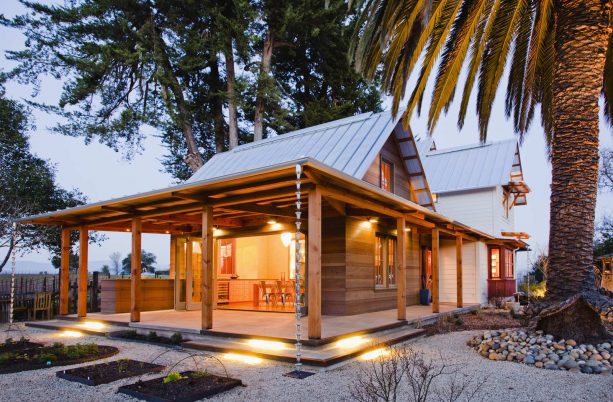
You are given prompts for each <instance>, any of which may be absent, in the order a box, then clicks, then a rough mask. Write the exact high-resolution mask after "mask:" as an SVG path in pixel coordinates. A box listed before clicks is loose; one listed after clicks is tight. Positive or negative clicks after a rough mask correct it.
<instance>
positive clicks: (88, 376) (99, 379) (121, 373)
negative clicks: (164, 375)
mask: <svg viewBox="0 0 613 402" xmlns="http://www.w3.org/2000/svg"><path fill="white" fill-rule="evenodd" d="M164 368H165V367H164V366H161V365H159V364H152V363H146V362H141V361H137V360H130V359H122V360H114V361H112V362H108V363H100V364H93V365H91V366H83V367H77V368H73V369H70V370H61V371H58V372H57V373H56V375H57V376H58V377H59V378H63V379H65V380H68V381H75V382H80V383H81V384H85V385H100V384H108V383H110V382H113V381H117V380H121V379H123V378H129V377H134V376H137V375H143V374H147V373H159V372H160V371H162V370H164Z"/></svg>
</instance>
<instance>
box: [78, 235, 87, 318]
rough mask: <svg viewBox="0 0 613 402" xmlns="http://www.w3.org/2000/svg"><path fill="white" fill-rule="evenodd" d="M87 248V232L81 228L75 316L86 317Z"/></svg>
mask: <svg viewBox="0 0 613 402" xmlns="http://www.w3.org/2000/svg"><path fill="white" fill-rule="evenodd" d="M88 246H89V230H88V228H87V227H86V226H81V228H80V230H79V273H78V281H79V282H78V293H77V316H78V317H85V316H87V281H88V272H87V251H88Z"/></svg>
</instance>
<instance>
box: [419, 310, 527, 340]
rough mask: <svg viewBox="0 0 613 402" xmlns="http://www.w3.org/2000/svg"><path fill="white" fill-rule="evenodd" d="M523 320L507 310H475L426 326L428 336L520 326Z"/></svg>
mask: <svg viewBox="0 0 613 402" xmlns="http://www.w3.org/2000/svg"><path fill="white" fill-rule="evenodd" d="M524 324H525V323H523V322H522V321H521V320H519V319H517V318H515V317H513V316H511V313H510V312H509V311H507V310H496V309H491V310H475V311H472V312H470V313H468V314H463V315H449V316H446V317H441V318H440V319H439V320H438V321H437V322H436V323H434V324H432V325H428V326H425V327H424V329H425V330H426V336H432V335H437V334H446V333H448V332H456V331H472V330H477V329H483V330H486V329H501V328H518V327H522V326H524Z"/></svg>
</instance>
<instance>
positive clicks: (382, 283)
mask: <svg viewBox="0 0 613 402" xmlns="http://www.w3.org/2000/svg"><path fill="white" fill-rule="evenodd" d="M390 244H392V245H393V247H392V250H390ZM374 248H375V253H374V257H373V258H374V261H373V281H374V288H375V290H385V289H396V288H397V287H398V283H397V282H396V281H397V278H398V238H397V237H396V236H393V235H390V234H387V233H381V232H376V233H375V242H374ZM392 254H393V256H392V257H391V258H390V255H392ZM392 259H393V264H392V265H390V260H392ZM390 274H392V277H390ZM379 276H381V278H379Z"/></svg>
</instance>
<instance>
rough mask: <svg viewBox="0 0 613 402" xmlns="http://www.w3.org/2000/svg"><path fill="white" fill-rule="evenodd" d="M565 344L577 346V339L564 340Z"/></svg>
mask: <svg viewBox="0 0 613 402" xmlns="http://www.w3.org/2000/svg"><path fill="white" fill-rule="evenodd" d="M566 344H567V345H568V346H572V347H575V346H577V341H575V340H574V339H569V340H567V341H566Z"/></svg>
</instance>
